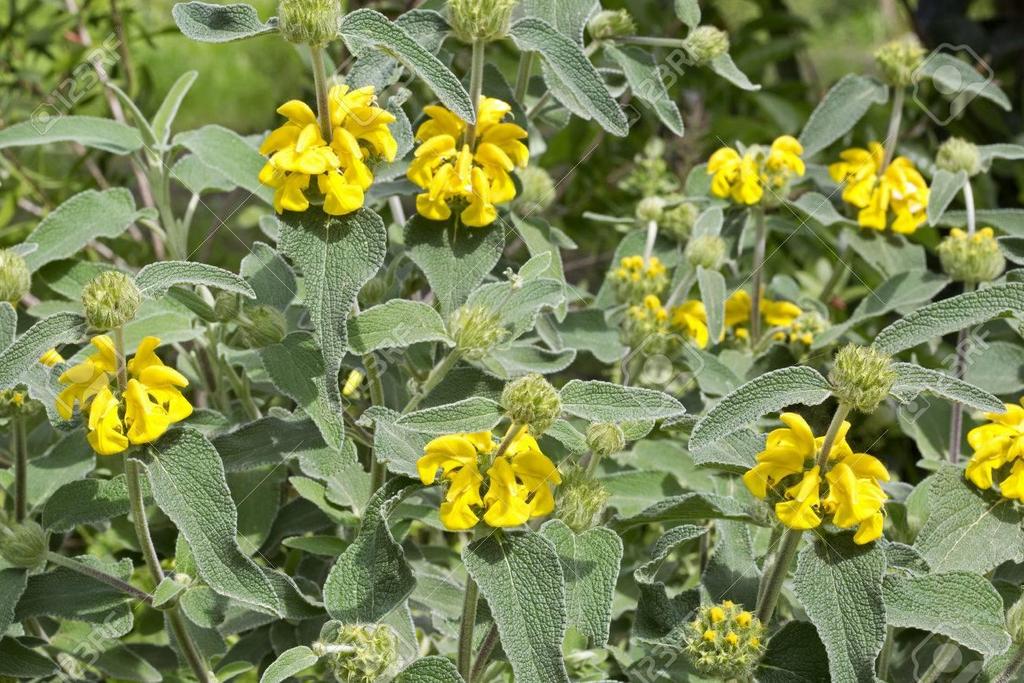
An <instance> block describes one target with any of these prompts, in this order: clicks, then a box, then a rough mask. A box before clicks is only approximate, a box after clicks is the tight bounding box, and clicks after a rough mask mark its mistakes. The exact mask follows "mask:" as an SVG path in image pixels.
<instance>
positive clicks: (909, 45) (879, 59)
mask: <svg viewBox="0 0 1024 683" xmlns="http://www.w3.org/2000/svg"><path fill="white" fill-rule="evenodd" d="M924 53H925V50H924V48H923V47H921V43H919V42H918V40H917V37H916V36H913V35H911V36H907V37H905V38H900V39H898V40H893V41H891V42H889V43H886V44H885V45H883V46H882V47H880V48H878V50H876V51H875V62H876V63H877V64H878V68H879V69H880V70H881V72H882V76H883V77H884V78H885V81H886V82H887V83H888V84H889V85H895V86H897V87H905V86H908V85H910V84H911V83H913V82H914V72H915V71H917V69H918V68H919V67H920V66H921V63H922V62H923V61H924Z"/></svg>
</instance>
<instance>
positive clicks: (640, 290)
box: [610, 256, 668, 303]
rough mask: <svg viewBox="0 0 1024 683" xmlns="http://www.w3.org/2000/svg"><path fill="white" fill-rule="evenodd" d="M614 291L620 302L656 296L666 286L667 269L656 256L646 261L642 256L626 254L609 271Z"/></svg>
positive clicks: (630, 301)
mask: <svg viewBox="0 0 1024 683" xmlns="http://www.w3.org/2000/svg"><path fill="white" fill-rule="evenodd" d="M610 277H611V280H612V284H613V285H614V286H615V293H616V295H617V296H618V298H619V301H621V302H622V303H632V302H635V301H643V300H644V299H645V297H648V296H655V297H657V296H658V295H659V294H661V292H662V291H664V289H665V287H667V286H668V269H667V268H666V267H665V264H664V263H662V262H661V259H659V258H658V257H657V256H652V257H651V258H650V259H648V260H647V261H646V262H645V261H644V257H643V256H626V257H623V258H622V259H621V260H620V261H619V265H618V266H617V267H616V268H615V269H614V270H612V272H611V275H610Z"/></svg>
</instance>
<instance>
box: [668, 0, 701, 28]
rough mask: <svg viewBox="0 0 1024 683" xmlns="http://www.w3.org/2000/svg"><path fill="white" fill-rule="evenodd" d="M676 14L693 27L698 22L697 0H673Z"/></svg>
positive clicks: (698, 8)
mask: <svg viewBox="0 0 1024 683" xmlns="http://www.w3.org/2000/svg"><path fill="white" fill-rule="evenodd" d="M673 4H674V5H675V10H676V16H677V17H679V20H680V21H682V22H683V23H684V24H686V25H687V27H689V28H691V29H693V28H696V27H697V25H698V24H700V3H699V2H697V0H674V3H673Z"/></svg>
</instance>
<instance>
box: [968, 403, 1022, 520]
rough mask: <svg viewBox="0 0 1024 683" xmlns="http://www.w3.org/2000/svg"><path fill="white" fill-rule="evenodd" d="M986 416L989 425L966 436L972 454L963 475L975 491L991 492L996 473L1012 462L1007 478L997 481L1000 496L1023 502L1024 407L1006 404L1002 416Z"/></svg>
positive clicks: (987, 414)
mask: <svg viewBox="0 0 1024 683" xmlns="http://www.w3.org/2000/svg"><path fill="white" fill-rule="evenodd" d="M1021 403H1022V404H1024V399H1021ZM985 417H986V418H987V419H988V420H989V424H986V425H982V426H980V427H975V428H974V429H972V430H971V431H970V432H968V433H967V443H968V444H970V446H971V448H973V449H974V455H973V456H971V460H970V462H968V463H967V470H966V472H965V474H966V476H967V478H968V479H969V480H970V481H971V482H972V483H973V484H974V485H975V486H977V487H978V488H981V489H990V488H992V485H993V483H994V479H995V474H996V472H997V471H999V470H1003V469H1004V468H1005V467H1006V466H1008V465H1010V464H1011V463H1012V467H1010V472H1009V475H1007V476H1006V477H1005V478H1003V479H1002V480H1001V481H1000V482H999V493H1000V494H1002V496H1003V497H1004V498H1011V499H1014V500H1024V407H1021V406H1020V405H1015V404H1013V403H1007V404H1006V412H1005V413H1002V414H1000V413H986V414H985ZM1004 474H1005V472H1004ZM1000 476H1001V475H1000Z"/></svg>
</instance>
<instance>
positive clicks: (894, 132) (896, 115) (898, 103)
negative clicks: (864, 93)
mask: <svg viewBox="0 0 1024 683" xmlns="http://www.w3.org/2000/svg"><path fill="white" fill-rule="evenodd" d="M906 94H907V92H906V89H905V88H902V87H900V88H896V91H895V93H894V94H893V97H892V111H890V112H889V131H888V132H887V133H886V134H885V158H884V160H883V161H882V168H881V169H880V171H881V172H884V171H885V169H887V168H889V163H890V162H891V161H892V157H893V154H895V153H896V141H897V140H898V139H899V137H900V122H901V121H902V120H903V98H904V97H906Z"/></svg>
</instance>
